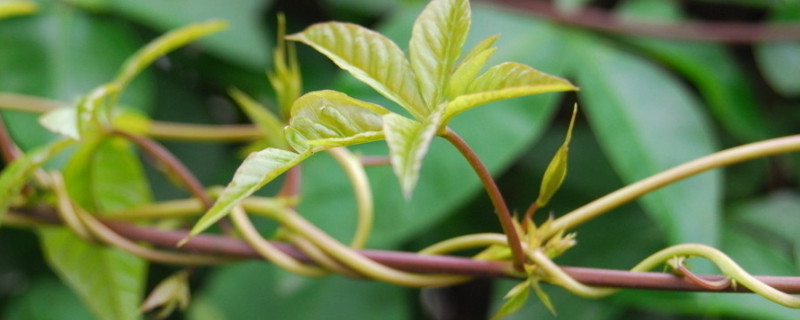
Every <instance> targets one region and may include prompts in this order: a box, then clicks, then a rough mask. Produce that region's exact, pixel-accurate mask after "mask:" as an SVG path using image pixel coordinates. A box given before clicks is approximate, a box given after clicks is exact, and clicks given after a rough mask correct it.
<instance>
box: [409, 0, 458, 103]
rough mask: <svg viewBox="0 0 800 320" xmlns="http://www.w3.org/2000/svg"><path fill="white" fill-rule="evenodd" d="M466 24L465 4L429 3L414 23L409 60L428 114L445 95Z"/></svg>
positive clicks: (449, 1)
mask: <svg viewBox="0 0 800 320" xmlns="http://www.w3.org/2000/svg"><path fill="white" fill-rule="evenodd" d="M470 22H471V16H470V7H469V1H467V0H434V1H431V2H430V3H429V4H428V6H427V7H425V10H423V11H422V13H421V14H420V15H419V17H418V18H417V21H416V22H414V28H413V31H412V33H411V41H410V42H409V59H410V61H411V67H412V68H413V69H414V74H415V75H416V78H417V83H418V84H419V90H420V93H421V94H422V100H423V101H425V103H426V109H427V110H429V111H428V112H430V110H432V109H433V108H435V107H436V106H437V105H439V103H440V102H441V100H442V95H443V94H444V93H445V92H446V91H445V90H446V87H447V84H448V78H449V77H450V74H451V72H452V71H453V67H454V66H455V64H456V60H458V57H459V56H460V55H461V47H463V46H464V42H466V40H467V34H468V33H469V26H470Z"/></svg>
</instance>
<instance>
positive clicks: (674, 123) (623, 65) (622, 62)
mask: <svg viewBox="0 0 800 320" xmlns="http://www.w3.org/2000/svg"><path fill="white" fill-rule="evenodd" d="M575 39H576V40H579V41H580V42H576V46H575V48H574V51H575V52H577V53H579V55H578V60H579V61H580V62H581V64H580V67H578V68H576V69H575V71H576V72H577V74H578V79H579V80H580V82H579V83H580V85H581V87H582V89H581V91H580V92H579V95H580V97H581V98H582V101H583V103H582V105H583V106H584V108H583V110H584V111H585V113H586V114H587V116H588V119H589V120H590V122H591V124H592V127H593V129H594V130H595V132H596V134H597V137H598V140H599V141H600V145H601V146H602V147H603V149H604V150H605V151H606V153H607V154H608V156H609V158H610V159H611V162H612V164H613V165H614V167H615V168H616V169H617V171H618V173H619V174H620V176H621V177H622V178H623V180H624V181H626V182H629V183H631V182H634V181H636V180H639V179H643V178H645V177H647V176H649V175H652V174H655V173H657V172H660V171H662V170H665V169H668V168H670V167H672V166H675V165H678V164H681V163H683V162H685V161H689V160H692V159H694V158H697V157H700V156H704V155H707V154H710V153H712V152H714V151H715V150H716V149H717V148H716V143H715V142H714V138H713V136H712V133H711V130H710V128H709V124H708V122H707V120H706V119H705V118H704V117H703V114H702V113H701V112H700V111H699V110H698V105H697V102H696V100H695V99H694V97H692V96H691V94H690V93H689V91H688V90H687V89H686V88H685V87H683V86H681V84H680V83H679V82H678V81H676V79H674V78H672V77H670V76H669V74H666V73H665V72H663V71H662V70H660V69H658V68H657V67H656V66H654V65H652V64H651V63H649V62H647V61H644V60H642V59H640V58H637V57H635V56H631V55H629V54H626V53H624V52H622V51H619V50H616V49H614V48H612V47H610V46H607V45H603V44H602V43H599V41H598V40H597V39H594V38H590V37H588V36H585V37H576V38H575ZM720 193H721V181H720V179H719V173H718V172H708V173H704V174H702V175H699V176H696V177H692V178H689V179H687V180H684V181H681V182H678V183H676V184H673V185H670V186H668V187H665V188H663V189H661V190H658V191H656V192H653V193H651V194H649V195H647V196H645V197H643V198H642V199H641V201H640V202H641V203H642V205H643V206H644V207H645V209H646V210H647V211H648V213H649V214H651V216H652V217H653V218H654V219H655V220H656V221H657V222H658V223H659V225H660V226H661V227H662V228H663V229H664V230H665V231H666V232H667V234H668V237H669V241H670V243H683V242H700V243H706V244H714V243H716V241H717V236H718V228H719V211H720V201H721V199H720Z"/></svg>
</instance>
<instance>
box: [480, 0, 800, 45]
mask: <svg viewBox="0 0 800 320" xmlns="http://www.w3.org/2000/svg"><path fill="white" fill-rule="evenodd" d="M490 2H492V3H498V4H502V5H505V6H508V7H513V8H515V9H522V10H525V11H528V12H529V13H530V14H532V15H534V16H537V17H540V18H543V19H547V20H551V21H554V22H558V23H562V24H565V25H572V26H578V27H582V28H587V29H593V30H598V31H602V32H609V33H618V34H630V35H640V36H648V37H658V38H666V39H678V40H691V41H705V42H723V43H731V44H748V43H755V42H768V41H790V40H797V39H800V24H797V23H781V24H765V23H731V22H693V21H681V22H679V23H658V24H648V23H642V22H636V21H630V20H620V19H618V18H617V16H616V15H615V14H613V13H610V12H608V11H606V10H603V9H598V8H592V7H586V8H583V9H581V10H579V11H577V12H561V11H559V10H558V9H557V8H556V7H555V5H553V4H552V3H551V2H547V1H538V0H537V1H532V0H493V1H490Z"/></svg>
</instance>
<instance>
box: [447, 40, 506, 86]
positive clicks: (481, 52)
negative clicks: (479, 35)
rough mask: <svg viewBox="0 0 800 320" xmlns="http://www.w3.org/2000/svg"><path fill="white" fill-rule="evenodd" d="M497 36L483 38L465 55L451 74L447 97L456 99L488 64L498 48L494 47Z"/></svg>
mask: <svg viewBox="0 0 800 320" xmlns="http://www.w3.org/2000/svg"><path fill="white" fill-rule="evenodd" d="M497 38H499V36H491V37H488V38H486V39H483V40H482V41H481V42H480V43H478V44H477V45H475V47H473V48H472V50H470V52H469V53H467V55H466V56H464V59H463V60H461V63H459V64H458V66H456V69H455V71H453V75H452V76H450V82H449V83H448V85H447V98H449V99H454V98H456V97H457V96H459V95H461V94H463V93H464V91H466V90H467V87H468V86H469V84H470V83H472V80H475V76H477V75H478V73H479V72H480V71H481V69H482V68H483V67H484V66H485V65H486V62H487V61H489V58H491V57H492V55H493V54H494V52H495V51H497V48H495V47H492V45H494V43H495V42H496V41H497Z"/></svg>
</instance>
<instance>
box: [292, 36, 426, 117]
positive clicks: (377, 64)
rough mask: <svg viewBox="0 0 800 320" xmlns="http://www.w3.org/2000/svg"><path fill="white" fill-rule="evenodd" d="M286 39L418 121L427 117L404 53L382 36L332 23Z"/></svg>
mask: <svg viewBox="0 0 800 320" xmlns="http://www.w3.org/2000/svg"><path fill="white" fill-rule="evenodd" d="M286 38H287V39H289V40H294V41H300V42H303V43H305V44H307V45H309V46H311V47H313V48H314V49H316V50H317V51H319V52H320V53H322V54H324V55H325V56H327V57H328V58H329V59H331V60H332V61H333V62H334V63H336V65H338V66H339V67H340V68H342V69H344V70H347V71H348V72H350V74H352V75H353V76H354V77H355V78H356V79H358V80H361V81H362V82H364V83H366V84H367V85H369V86H370V87H372V88H373V89H375V90H376V91H378V92H379V93H380V94H381V95H383V96H384V97H386V98H388V99H389V100H392V101H394V102H396V103H397V104H399V105H400V106H402V107H403V108H405V109H406V110H408V112H410V113H411V114H412V115H413V116H414V117H416V118H417V119H424V118H425V116H426V115H427V114H428V110H427V109H426V108H425V106H424V103H423V100H422V97H421V96H420V93H419V88H418V87H417V81H416V79H415V78H414V72H413V71H412V69H411V66H410V65H409V62H408V60H407V59H406V57H405V56H404V55H403V51H402V50H400V48H399V47H397V44H395V43H394V42H392V40H389V39H388V38H386V37H385V36H383V35H382V34H380V33H377V32H375V31H372V30H369V29H366V28H364V27H361V26H359V25H355V24H349V23H338V22H329V23H320V24H315V25H312V26H310V27H308V28H307V29H306V30H305V31H303V32H301V33H297V34H293V35H289V36H287V37H286Z"/></svg>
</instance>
